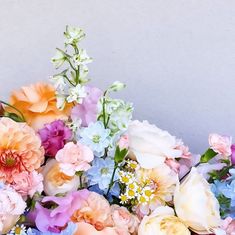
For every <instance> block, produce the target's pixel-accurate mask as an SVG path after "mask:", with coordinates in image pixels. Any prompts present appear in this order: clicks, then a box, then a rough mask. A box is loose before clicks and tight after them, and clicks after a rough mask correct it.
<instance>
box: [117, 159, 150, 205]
mask: <svg viewBox="0 0 235 235" xmlns="http://www.w3.org/2000/svg"><path fill="white" fill-rule="evenodd" d="M139 167H140V166H139V164H138V163H137V162H136V161H132V160H127V169H128V170H129V171H128V170H127V171H126V170H122V171H120V172H119V176H120V177H119V181H120V182H121V183H122V184H123V185H124V187H125V192H124V193H122V194H121V195H120V197H119V198H120V200H121V203H122V204H128V203H131V204H132V206H133V205H139V204H141V205H145V204H147V203H148V202H150V201H151V200H152V199H153V198H154V190H153V189H152V188H151V186H149V185H150V184H149V182H148V181H149V179H146V180H144V181H143V182H139V181H138V179H137V177H136V174H135V171H136V170H138V169H139Z"/></svg>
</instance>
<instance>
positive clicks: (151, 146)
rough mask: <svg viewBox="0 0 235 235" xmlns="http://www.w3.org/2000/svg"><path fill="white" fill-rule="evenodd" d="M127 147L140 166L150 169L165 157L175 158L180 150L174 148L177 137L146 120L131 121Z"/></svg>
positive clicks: (180, 153) (161, 162) (179, 153)
mask: <svg viewBox="0 0 235 235" xmlns="http://www.w3.org/2000/svg"><path fill="white" fill-rule="evenodd" d="M128 137H129V149H130V154H129V157H131V158H132V159H133V160H137V161H138V162H139V164H140V166H141V167H142V168H146V169H151V168H154V167H157V166H159V165H161V164H163V163H164V162H165V160H166V159H167V158H170V159H171V158H172V159H174V158H177V157H180V156H181V155H182V151H181V150H179V149H176V146H177V139H176V138H175V137H174V136H172V135H170V134H169V133H168V132H167V131H163V130H161V129H159V128H158V127H156V126H155V125H151V124H149V123H148V122H147V121H143V122H139V121H133V122H131V123H130V125H129V127H128Z"/></svg>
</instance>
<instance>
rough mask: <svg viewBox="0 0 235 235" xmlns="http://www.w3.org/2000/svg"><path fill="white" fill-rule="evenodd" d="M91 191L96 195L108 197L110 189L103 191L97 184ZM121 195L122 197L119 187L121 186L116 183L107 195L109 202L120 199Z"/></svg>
mask: <svg viewBox="0 0 235 235" xmlns="http://www.w3.org/2000/svg"><path fill="white" fill-rule="evenodd" d="M89 191H91V192H96V193H98V194H100V195H103V196H106V194H107V191H108V189H105V190H101V189H100V188H99V185H98V184H95V185H92V186H91V187H90V188H89ZM119 195H120V187H119V184H118V183H117V182H116V183H114V185H113V187H112V188H111V190H110V191H109V194H108V195H107V199H108V200H109V202H112V201H113V197H117V198H118V197H119Z"/></svg>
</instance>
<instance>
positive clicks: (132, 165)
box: [126, 159, 139, 170]
mask: <svg viewBox="0 0 235 235" xmlns="http://www.w3.org/2000/svg"><path fill="white" fill-rule="evenodd" d="M126 162H127V167H128V168H130V169H133V170H135V169H137V168H138V167H139V164H138V163H137V162H136V161H133V160H130V159H128V160H127V161H126Z"/></svg>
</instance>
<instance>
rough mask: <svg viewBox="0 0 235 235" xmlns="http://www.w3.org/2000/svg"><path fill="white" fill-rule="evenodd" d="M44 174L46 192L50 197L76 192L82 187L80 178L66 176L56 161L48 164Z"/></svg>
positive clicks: (50, 161)
mask: <svg viewBox="0 0 235 235" xmlns="http://www.w3.org/2000/svg"><path fill="white" fill-rule="evenodd" d="M42 174H43V176H44V181H43V185H44V192H45V193H46V194H47V195H49V196H55V195H56V194H63V193H67V192H71V191H75V190H77V189H78V188H79V187H80V178H79V176H76V175H74V176H68V175H66V174H64V173H63V172H62V171H61V169H60V167H59V163H58V162H57V161H56V160H55V159H51V160H49V161H48V162H47V164H46V166H45V167H44V168H43V170H42Z"/></svg>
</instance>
